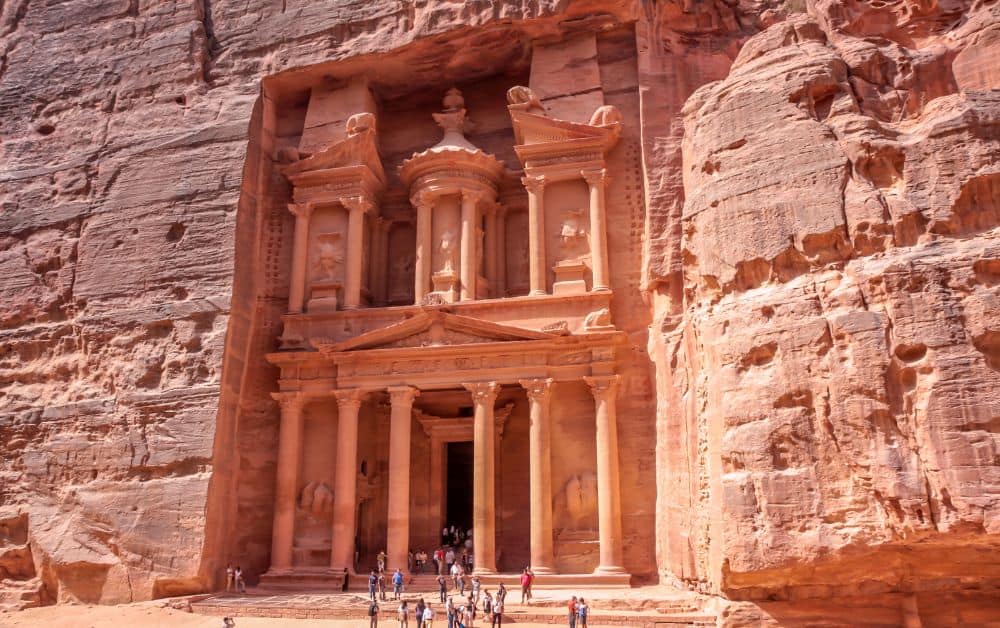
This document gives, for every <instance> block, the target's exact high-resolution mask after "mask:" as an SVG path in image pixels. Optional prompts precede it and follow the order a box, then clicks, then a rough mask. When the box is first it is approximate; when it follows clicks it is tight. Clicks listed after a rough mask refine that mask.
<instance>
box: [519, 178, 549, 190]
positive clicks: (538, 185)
mask: <svg viewBox="0 0 1000 628" xmlns="http://www.w3.org/2000/svg"><path fill="white" fill-rule="evenodd" d="M521 183H522V184H524V187H525V189H527V190H528V192H531V193H532V194H541V193H542V191H543V190H544V189H545V175H542V174H539V175H534V176H530V177H521Z"/></svg>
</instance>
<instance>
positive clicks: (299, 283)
mask: <svg viewBox="0 0 1000 628" xmlns="http://www.w3.org/2000/svg"><path fill="white" fill-rule="evenodd" d="M312 210H313V206H312V205H310V204H308V203H289V204H288V211H290V212H291V213H292V215H293V216H295V234H294V235H293V236H292V277H291V285H290V286H289V287H288V312H289V313H291V314H301V313H302V310H303V309H304V306H305V294H306V261H307V258H308V255H309V218H310V217H311V216H312Z"/></svg>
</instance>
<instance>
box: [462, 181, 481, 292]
mask: <svg viewBox="0 0 1000 628" xmlns="http://www.w3.org/2000/svg"><path fill="white" fill-rule="evenodd" d="M478 202H479V194H477V193H475V192H471V191H469V190H462V249H461V262H460V263H459V265H460V266H461V269H460V271H459V272H460V275H459V277H460V281H461V283H462V286H461V293H460V294H461V296H460V299H461V300H462V301H472V300H473V299H475V298H476V276H477V275H478V274H479V269H478V268H476V266H477V264H476V261H477V256H476V246H477V244H478V243H477V242H476V226H477V223H478V220H477V218H478V212H477V211H476V209H477V207H476V205H477V203H478Z"/></svg>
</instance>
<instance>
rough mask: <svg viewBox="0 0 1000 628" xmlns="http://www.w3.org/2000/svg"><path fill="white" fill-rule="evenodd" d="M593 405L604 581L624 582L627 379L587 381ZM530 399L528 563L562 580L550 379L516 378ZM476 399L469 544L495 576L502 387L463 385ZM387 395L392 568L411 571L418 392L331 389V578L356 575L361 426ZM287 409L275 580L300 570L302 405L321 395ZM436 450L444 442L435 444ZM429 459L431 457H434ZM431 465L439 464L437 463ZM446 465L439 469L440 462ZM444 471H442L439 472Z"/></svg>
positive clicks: (294, 400) (289, 403)
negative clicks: (623, 405)
mask: <svg viewBox="0 0 1000 628" xmlns="http://www.w3.org/2000/svg"><path fill="white" fill-rule="evenodd" d="M583 379H584V381H585V382H586V384H587V385H588V386H589V389H590V392H591V394H592V395H593V399H594V414H593V417H594V420H595V426H594V428H595V429H594V433H595V434H596V439H597V442H596V454H597V455H596V476H597V493H598V495H597V523H598V539H599V561H598V566H597V568H596V569H595V570H594V573H595V574H597V575H624V574H626V571H625V569H624V566H623V560H622V553H623V552H622V526H621V498H620V494H619V477H618V473H619V458H618V435H617V417H616V397H617V390H618V383H619V379H620V376H618V375H614V374H609V375H594V376H587V377H584V378H583ZM514 385H517V386H519V387H520V388H522V389H523V390H524V393H525V395H526V397H527V400H528V404H529V405H528V414H529V421H530V423H529V426H528V465H529V469H528V477H529V482H530V489H529V496H528V499H529V508H530V540H529V544H530V566H531V568H532V570H533V571H534V572H535V573H536V574H539V575H545V574H554V573H557V569H556V565H555V561H554V556H553V488H552V477H551V475H552V474H551V448H552V426H551V420H550V402H551V393H552V386H553V379H552V378H532V379H522V380H518V381H517V382H516V384H514ZM459 387H461V389H464V391H467V393H468V395H469V397H470V398H471V402H472V426H471V427H472V430H471V433H472V449H473V456H472V457H473V477H472V487H473V490H472V529H473V534H472V539H473V558H474V573H477V574H493V573H496V572H497V547H496V519H497V511H496V510H497V504H496V495H497V487H496V486H495V484H496V477H497V474H496V473H495V470H496V465H497V461H496V460H495V457H496V455H497V454H496V452H497V447H496V438H497V436H496V417H495V404H496V401H497V395H498V393H499V392H500V391H501V389H502V385H501V384H500V383H498V382H496V381H475V382H457V383H456V384H455V388H459ZM380 392H381V393H383V394H384V395H386V396H387V397H388V400H389V404H390V415H389V416H390V418H389V433H388V435H387V437H388V438H387V442H388V509H387V512H386V513H385V514H386V518H385V521H386V535H385V539H386V548H385V549H386V554H387V556H388V561H387V568H388V569H390V570H393V569H396V568H400V569H405V568H406V566H407V564H408V552H409V550H410V547H411V545H410V501H411V500H410V482H411V469H410V464H411V461H410V458H411V449H412V448H411V442H410V440H411V420H412V418H413V416H414V407H413V406H414V400H415V399H416V398H417V397H418V396H419V395H420V392H421V391H420V390H419V389H418V388H416V387H413V386H388V387H386V388H383V389H381V390H377V389H360V388H345V389H339V390H333V391H330V393H328V394H327V395H324V396H332V397H333V398H334V399H335V400H336V403H337V411H338V415H339V419H338V423H337V430H336V458H335V461H334V463H335V467H334V473H333V489H334V490H333V511H332V512H333V516H332V530H331V549H330V562H329V567H330V570H331V571H332V572H335V573H341V572H343V571H344V570H345V569H346V570H347V571H348V572H349V573H354V572H355V556H356V553H355V552H356V550H357V548H356V530H357V525H358V521H357V517H358V509H357V503H358V495H357V477H358V434H359V429H358V420H359V411H360V408H361V405H362V403H363V401H364V400H365V398H366V397H368V396H370V395H373V394H375V393H380ZM273 396H274V398H275V399H276V400H277V401H278V402H279V404H280V408H281V420H280V428H279V430H280V431H279V438H278V460H277V478H276V484H275V487H276V489H275V502H274V504H275V509H274V524H273V531H272V546H271V568H270V570H269V574H270V575H272V576H280V575H282V574H290V573H293V572H294V571H295V564H294V549H295V548H294V545H295V532H296V531H295V525H296V523H295V522H296V504H297V495H298V491H299V489H300V486H299V485H300V482H301V477H300V473H301V467H302V455H303V453H302V452H303V437H304V430H303V423H304V412H303V409H304V406H305V405H306V404H307V403H308V402H309V401H310V400H314V399H316V398H317V397H318V396H319V395H317V394H316V393H306V392H280V393H274V394H273ZM435 447H436V449H437V450H438V451H440V449H441V444H440V442H437V441H435ZM432 460H434V457H433V456H432ZM431 464H432V465H434V464H435V463H434V462H432V463H431ZM438 464H439V463H438ZM438 472H439V471H438Z"/></svg>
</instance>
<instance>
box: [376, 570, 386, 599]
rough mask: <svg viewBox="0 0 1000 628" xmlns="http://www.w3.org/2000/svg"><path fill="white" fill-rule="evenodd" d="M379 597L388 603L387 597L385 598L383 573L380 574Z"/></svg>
mask: <svg viewBox="0 0 1000 628" xmlns="http://www.w3.org/2000/svg"><path fill="white" fill-rule="evenodd" d="M378 597H379V599H380V600H382V601H383V602H385V601H386V596H385V574H384V573H381V572H380V573H379V574H378Z"/></svg>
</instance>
